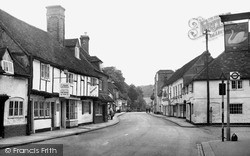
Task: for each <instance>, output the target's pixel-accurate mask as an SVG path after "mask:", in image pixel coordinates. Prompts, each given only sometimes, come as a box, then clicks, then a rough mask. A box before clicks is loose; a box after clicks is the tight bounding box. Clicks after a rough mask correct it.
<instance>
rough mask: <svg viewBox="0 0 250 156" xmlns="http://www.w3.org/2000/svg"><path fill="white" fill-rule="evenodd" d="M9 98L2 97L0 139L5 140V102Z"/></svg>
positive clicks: (0, 100) (0, 97)
mask: <svg viewBox="0 0 250 156" xmlns="http://www.w3.org/2000/svg"><path fill="white" fill-rule="evenodd" d="M8 98H9V97H8V96H7V95H4V96H1V95H0V137H3V138H4V125H3V124H4V105H5V101H6V100H7V99H8Z"/></svg>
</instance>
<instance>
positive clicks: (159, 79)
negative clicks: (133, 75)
mask: <svg viewBox="0 0 250 156" xmlns="http://www.w3.org/2000/svg"><path fill="white" fill-rule="evenodd" d="M173 73H174V72H173V71H172V70H159V71H158V72H157V73H156V74H155V78H154V90H153V92H154V93H153V94H154V97H155V98H154V101H153V112H154V113H162V112H163V107H162V104H161V95H162V87H163V85H164V82H165V81H166V80H168V79H169V78H170V77H171V76H172V74H173Z"/></svg>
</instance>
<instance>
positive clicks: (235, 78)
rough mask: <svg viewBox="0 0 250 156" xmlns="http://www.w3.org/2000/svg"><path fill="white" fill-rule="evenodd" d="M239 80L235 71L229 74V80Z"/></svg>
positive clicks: (238, 75)
mask: <svg viewBox="0 0 250 156" xmlns="http://www.w3.org/2000/svg"><path fill="white" fill-rule="evenodd" d="M239 79H240V73H239V72H237V71H234V72H230V80H239Z"/></svg>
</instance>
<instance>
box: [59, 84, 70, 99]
mask: <svg viewBox="0 0 250 156" xmlns="http://www.w3.org/2000/svg"><path fill="white" fill-rule="evenodd" d="M59 97H66V98H68V97H70V84H69V83H61V84H60V92H59Z"/></svg>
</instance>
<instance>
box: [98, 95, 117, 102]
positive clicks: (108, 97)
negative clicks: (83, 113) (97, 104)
mask: <svg viewBox="0 0 250 156" xmlns="http://www.w3.org/2000/svg"><path fill="white" fill-rule="evenodd" d="M99 100H101V101H103V102H114V100H113V99H112V98H111V97H110V96H108V95H107V94H104V93H99Z"/></svg>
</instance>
